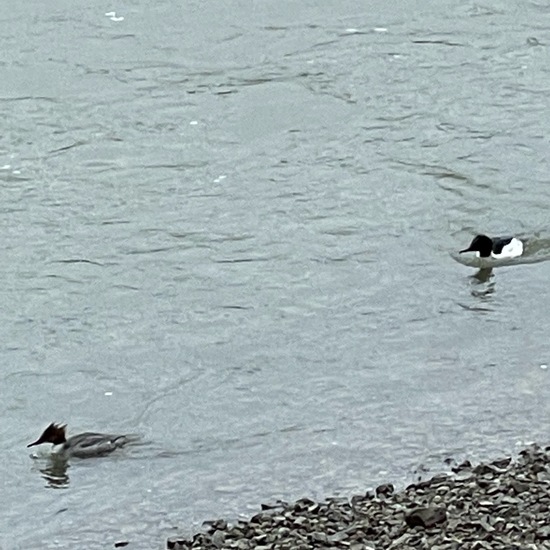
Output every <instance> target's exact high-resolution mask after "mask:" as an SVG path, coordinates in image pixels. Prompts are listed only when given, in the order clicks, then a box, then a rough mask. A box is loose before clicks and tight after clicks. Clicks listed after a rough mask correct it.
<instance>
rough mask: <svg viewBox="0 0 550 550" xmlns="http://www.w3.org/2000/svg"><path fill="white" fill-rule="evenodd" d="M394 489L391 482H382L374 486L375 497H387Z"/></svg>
mask: <svg viewBox="0 0 550 550" xmlns="http://www.w3.org/2000/svg"><path fill="white" fill-rule="evenodd" d="M393 491H394V487H393V485H392V484H391V483H384V484H383V485H379V486H378V487H376V496H377V497H388V496H390V495H391V494H392V493H393Z"/></svg>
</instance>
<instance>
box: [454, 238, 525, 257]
mask: <svg viewBox="0 0 550 550" xmlns="http://www.w3.org/2000/svg"><path fill="white" fill-rule="evenodd" d="M463 252H475V253H476V256H477V257H478V258H489V257H490V258H499V259H501V258H517V257H518V256H521V255H522V254H523V243H522V242H521V241H520V240H519V239H517V238H516V237H495V238H494V239H491V238H490V237H487V235H477V236H476V237H474V239H473V241H472V242H471V243H470V246H469V247H468V248H465V249H464V250H461V251H460V254H462V253H463Z"/></svg>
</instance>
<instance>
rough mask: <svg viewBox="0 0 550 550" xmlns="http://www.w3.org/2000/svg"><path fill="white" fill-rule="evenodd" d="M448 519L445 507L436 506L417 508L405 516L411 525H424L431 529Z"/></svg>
mask: <svg viewBox="0 0 550 550" xmlns="http://www.w3.org/2000/svg"><path fill="white" fill-rule="evenodd" d="M446 519H447V514H446V512H445V508H436V507H433V506H428V507H426V508H416V509H415V510H413V511H412V512H409V513H408V514H407V515H406V516H405V521H406V522H407V525H408V526H409V527H424V528H425V529H430V528H431V527H433V526H434V525H437V524H438V523H442V522H444V521H445V520H446Z"/></svg>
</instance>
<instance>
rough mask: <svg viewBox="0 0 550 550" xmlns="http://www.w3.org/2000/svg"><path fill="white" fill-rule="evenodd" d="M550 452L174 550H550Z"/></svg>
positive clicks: (249, 524) (262, 521)
mask: <svg viewBox="0 0 550 550" xmlns="http://www.w3.org/2000/svg"><path fill="white" fill-rule="evenodd" d="M548 451H550V447H547V448H541V447H539V446H536V445H534V446H531V447H528V448H527V449H525V450H523V451H521V452H520V453H519V455H518V457H517V458H516V459H515V460H512V459H511V458H503V459H501V460H495V461H493V462H488V463H482V464H478V465H476V466H472V465H471V464H470V462H468V461H466V462H464V463H463V464H460V465H457V466H456V467H454V468H452V473H449V474H441V475H436V476H435V477H433V478H431V479H429V480H427V481H420V482H418V483H414V484H412V485H409V486H408V487H407V488H406V489H404V490H402V491H399V492H395V491H394V488H393V486H392V485H391V484H386V485H381V486H379V487H378V488H377V489H376V490H375V491H374V492H368V493H366V494H362V495H356V496H353V497H351V498H350V499H341V498H328V499H327V500H325V501H324V502H314V501H313V500H310V499H308V498H303V499H300V500H298V501H296V502H293V503H286V502H278V503H276V504H274V505H262V511H261V512H259V513H258V514H256V515H255V516H253V517H251V518H250V519H249V520H247V521H238V522H237V523H236V524H235V525H230V524H228V523H227V522H226V521H224V520H217V521H213V522H206V523H205V524H204V528H205V530H204V531H203V532H201V533H197V534H196V535H194V536H193V537H192V539H183V538H171V539H169V540H168V541H167V548H169V549H191V548H193V549H204V550H217V549H222V548H223V549H237V550H249V549H256V550H271V549H277V550H309V549H319V550H323V549H329V548H330V549H346V550H386V549H392V550H393V549H396V550H405V549H417V548H419V549H426V550H428V549H429V550H451V549H452V550H466V549H467V550H539V549H549V550H550V468H549V466H550V454H549V452H548Z"/></svg>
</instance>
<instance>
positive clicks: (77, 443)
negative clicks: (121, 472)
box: [27, 422, 137, 458]
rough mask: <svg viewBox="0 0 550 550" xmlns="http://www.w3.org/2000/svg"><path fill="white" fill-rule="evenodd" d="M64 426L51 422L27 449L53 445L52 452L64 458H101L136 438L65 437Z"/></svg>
mask: <svg viewBox="0 0 550 550" xmlns="http://www.w3.org/2000/svg"><path fill="white" fill-rule="evenodd" d="M65 428H66V424H63V425H61V424H54V423H53V422H52V423H51V424H50V425H49V426H48V427H47V428H46V429H45V430H44V431H43V432H42V435H41V436H40V437H39V438H38V439H37V440H36V441H34V442H33V443H29V444H28V445H27V447H33V446H34V445H40V444H41V443H53V452H54V453H55V454H59V455H63V456H66V457H69V456H74V457H76V458H90V457H93V456H102V455H106V454H109V453H111V452H113V451H114V450H115V449H119V448H120V447H123V446H124V445H126V444H127V443H129V442H130V441H135V440H136V439H137V436H132V435H113V434H98V433H93V432H85V433H82V434H77V435H73V436H72V437H69V439H67V438H66V437H65Z"/></svg>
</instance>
